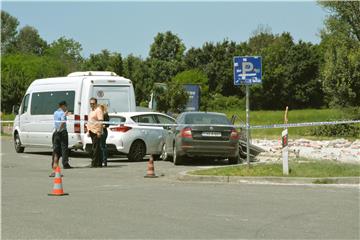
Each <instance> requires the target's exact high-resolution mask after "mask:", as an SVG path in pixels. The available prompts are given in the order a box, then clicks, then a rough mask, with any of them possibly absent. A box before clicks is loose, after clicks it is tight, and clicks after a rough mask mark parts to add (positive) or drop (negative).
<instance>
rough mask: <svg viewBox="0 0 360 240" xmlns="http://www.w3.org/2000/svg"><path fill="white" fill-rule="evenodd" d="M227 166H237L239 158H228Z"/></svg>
mask: <svg viewBox="0 0 360 240" xmlns="http://www.w3.org/2000/svg"><path fill="white" fill-rule="evenodd" d="M228 160H229V164H238V163H239V162H240V161H239V156H237V157H229V159H228Z"/></svg>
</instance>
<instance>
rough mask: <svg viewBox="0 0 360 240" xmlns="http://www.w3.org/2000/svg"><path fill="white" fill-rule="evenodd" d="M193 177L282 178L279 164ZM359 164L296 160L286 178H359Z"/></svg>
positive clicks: (216, 170)
mask: <svg viewBox="0 0 360 240" xmlns="http://www.w3.org/2000/svg"><path fill="white" fill-rule="evenodd" d="M189 174H194V175H212V176H244V177H245V176H247V177H256V176H268V177H271V176H273V177H282V176H284V175H283V173H282V164H281V163H260V164H251V166H250V168H249V167H248V166H247V164H242V165H239V166H231V167H220V168H211V169H205V170H197V171H192V172H190V173H189ZM359 176H360V164H354V163H340V162H335V161H320V160H317V161H315V160H308V159H297V160H292V161H290V162H289V175H288V177H359Z"/></svg>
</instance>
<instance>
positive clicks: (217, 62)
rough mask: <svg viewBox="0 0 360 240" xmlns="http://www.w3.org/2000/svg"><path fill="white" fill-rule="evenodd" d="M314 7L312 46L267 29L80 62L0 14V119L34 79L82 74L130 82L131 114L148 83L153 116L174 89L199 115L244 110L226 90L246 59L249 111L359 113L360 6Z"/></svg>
mask: <svg viewBox="0 0 360 240" xmlns="http://www.w3.org/2000/svg"><path fill="white" fill-rule="evenodd" d="M318 4H319V5H320V6H321V7H323V8H324V9H325V10H327V11H328V13H329V14H328V16H327V17H326V19H325V20H324V25H323V28H322V29H321V30H320V32H319V35H320V38H321V41H320V42H319V43H316V44H315V43H311V42H304V41H303V40H299V41H294V38H293V36H292V35H291V33H289V32H282V33H273V32H272V30H271V26H267V25H265V26H264V25H260V26H258V28H257V29H254V32H253V33H252V34H251V35H250V36H249V38H248V39H247V40H246V41H243V42H235V41H231V40H230V39H224V40H223V41H220V42H204V43H203V45H202V46H200V47H191V48H189V49H186V46H185V44H184V43H183V41H182V39H181V37H180V36H178V35H177V34H176V33H172V32H171V31H166V32H159V33H157V34H156V36H154V40H153V42H152V43H151V44H150V46H149V55H148V56H146V57H145V58H143V57H139V56H134V55H132V54H130V55H128V56H123V55H122V54H121V53H119V52H111V51H109V50H107V49H103V50H102V51H101V52H99V53H92V54H90V56H89V57H86V58H85V57H83V56H82V55H81V51H82V45H81V43H79V42H77V41H76V40H74V39H71V38H66V36H63V37H60V38H59V39H56V40H55V41H53V42H46V41H45V40H44V39H43V38H42V37H41V35H40V34H39V32H38V30H37V29H36V28H34V27H32V26H29V25H26V24H27V23H26V22H25V23H21V24H20V22H19V20H18V19H17V18H16V16H12V15H10V14H9V13H7V12H5V11H1V26H2V28H1V40H2V41H1V100H2V101H1V109H2V112H5V113H11V112H12V109H13V106H14V105H19V104H20V103H21V100H22V97H23V96H24V93H25V91H26V89H27V87H28V86H29V84H31V82H32V81H34V80H35V79H38V78H47V77H55V76H65V75H67V74H69V73H70V72H74V71H87V70H90V69H91V70H94V71H113V72H116V73H117V74H118V75H120V76H124V77H127V78H129V79H131V80H132V81H133V84H134V87H135V96H136V102H137V105H139V106H140V105H141V106H147V103H148V102H149V100H150V95H151V94H150V93H151V92H152V91H153V90H154V86H155V85H156V83H163V84H166V85H167V86H168V89H172V91H165V92H163V94H160V95H158V96H157V97H159V98H160V99H158V100H159V102H161V101H162V102H163V103H164V104H162V105H159V109H158V110H162V111H164V112H167V111H171V112H174V111H181V109H182V107H183V104H184V101H183V99H184V91H183V90H182V89H181V86H180V85H181V84H185V83H196V84H199V85H200V87H201V101H200V102H201V106H200V108H201V110H207V111H211V110H215V109H233V108H234V107H235V108H244V106H245V101H244V96H245V88H244V87H238V86H236V87H235V86H234V84H233V57H234V56H251V55H258V56H262V66H263V77H262V78H263V79H262V84H261V85H257V86H252V87H251V89H250V105H251V106H250V108H251V109H252V110H283V109H284V108H285V107H286V106H289V108H290V110H294V109H308V108H312V109H320V108H344V107H354V106H359V102H360V41H359V40H360V27H359V26H360V22H359V21H360V18H358V17H357V16H358V9H359V8H360V2H357V1H319V2H318ZM20 26H23V27H20ZM224 37H225V36H224ZM267 114H268V113H267ZM325 114H326V113H325ZM260 115H261V114H260ZM270 118H271V117H270ZM304 118H307V116H304ZM253 119H254V121H256V116H255V115H254V114H253ZM290 119H291V121H293V120H294V119H295V118H293V117H291V118H290ZM278 121H281V120H278ZM272 122H273V121H272ZM255 134H256V133H255Z"/></svg>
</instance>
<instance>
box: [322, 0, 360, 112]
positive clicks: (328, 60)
mask: <svg viewBox="0 0 360 240" xmlns="http://www.w3.org/2000/svg"><path fill="white" fill-rule="evenodd" d="M319 4H320V5H322V6H323V7H324V8H326V9H328V10H330V13H331V15H330V16H328V18H327V19H326V20H325V28H324V29H323V30H322V31H321V47H322V49H323V52H324V56H325V58H324V59H325V60H324V64H323V65H322V68H321V77H322V81H323V82H322V84H323V90H324V92H325V97H326V101H327V104H328V105H329V106H340V107H345V106H359V102H360V68H359V59H360V41H359V39H360V16H359V11H360V2H355V1H354V2H350V1H344V2H319Z"/></svg>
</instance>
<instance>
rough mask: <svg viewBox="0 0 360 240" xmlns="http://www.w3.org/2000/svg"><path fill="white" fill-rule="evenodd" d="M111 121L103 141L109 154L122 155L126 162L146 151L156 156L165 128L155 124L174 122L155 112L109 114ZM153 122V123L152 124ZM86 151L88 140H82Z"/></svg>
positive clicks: (163, 140) (140, 156)
mask: <svg viewBox="0 0 360 240" xmlns="http://www.w3.org/2000/svg"><path fill="white" fill-rule="evenodd" d="M109 117H110V122H112V123H114V124H111V125H110V126H109V128H108V137H107V139H106V144H107V147H108V150H109V153H115V154H125V155H127V157H128V159H129V160H130V161H140V160H142V159H143V158H144V156H145V155H147V154H152V155H154V157H155V159H158V158H159V157H160V154H161V152H162V146H163V144H164V142H165V136H166V133H167V130H166V129H164V127H163V126H158V125H156V124H175V119H174V118H172V117H170V116H168V115H166V114H162V113H157V112H124V113H109ZM152 124H154V125H152ZM85 142H86V143H85V144H86V151H87V152H90V149H91V139H90V138H89V137H87V138H86V139H85Z"/></svg>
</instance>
